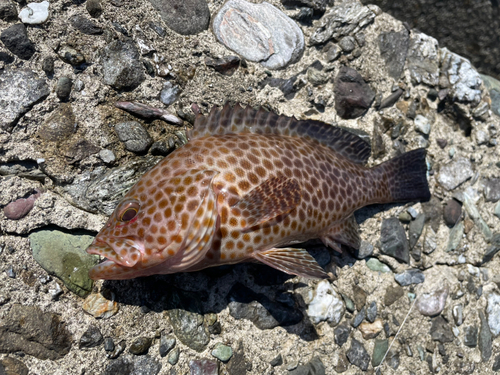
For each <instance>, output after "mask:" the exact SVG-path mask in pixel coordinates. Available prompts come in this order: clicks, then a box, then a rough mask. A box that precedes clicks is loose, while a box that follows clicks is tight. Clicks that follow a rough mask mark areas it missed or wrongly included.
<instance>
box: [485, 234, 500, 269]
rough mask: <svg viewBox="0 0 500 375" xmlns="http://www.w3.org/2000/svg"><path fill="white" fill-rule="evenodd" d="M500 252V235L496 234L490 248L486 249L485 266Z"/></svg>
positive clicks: (492, 238)
mask: <svg viewBox="0 0 500 375" xmlns="http://www.w3.org/2000/svg"><path fill="white" fill-rule="evenodd" d="M499 251H500V233H496V234H494V235H493V237H491V240H490V246H488V248H487V249H486V251H485V253H484V256H483V264H484V263H486V262H489V261H490V260H492V259H493V257H494V256H495V254H496V253H498V252H499Z"/></svg>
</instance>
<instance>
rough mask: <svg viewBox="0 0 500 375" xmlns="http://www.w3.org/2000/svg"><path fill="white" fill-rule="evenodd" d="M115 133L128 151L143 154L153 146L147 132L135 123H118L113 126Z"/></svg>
mask: <svg viewBox="0 0 500 375" xmlns="http://www.w3.org/2000/svg"><path fill="white" fill-rule="evenodd" d="M115 131H116V133H117V134H118V138H119V139H120V141H122V142H123V143H124V144H125V148H126V149H127V150H129V151H132V152H137V153H143V152H146V151H147V150H148V148H149V146H151V145H152V144H153V139H152V138H151V136H150V135H149V133H148V131H147V130H146V129H145V128H144V127H143V126H142V125H141V124H140V123H138V122H137V121H126V122H120V123H119V124H116V125H115Z"/></svg>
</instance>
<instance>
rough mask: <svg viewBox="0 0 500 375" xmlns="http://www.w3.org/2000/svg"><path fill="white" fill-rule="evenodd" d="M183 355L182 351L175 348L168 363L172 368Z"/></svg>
mask: <svg viewBox="0 0 500 375" xmlns="http://www.w3.org/2000/svg"><path fill="white" fill-rule="evenodd" d="M180 354H181V351H180V350H179V348H174V349H173V350H172V351H171V352H170V353H169V355H168V357H167V361H168V363H170V364H171V365H172V366H174V365H176V364H177V362H179V355H180Z"/></svg>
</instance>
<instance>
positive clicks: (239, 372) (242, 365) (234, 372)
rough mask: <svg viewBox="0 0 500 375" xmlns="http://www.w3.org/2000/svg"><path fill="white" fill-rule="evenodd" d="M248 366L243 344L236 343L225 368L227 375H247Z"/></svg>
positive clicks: (240, 342)
mask: <svg viewBox="0 0 500 375" xmlns="http://www.w3.org/2000/svg"><path fill="white" fill-rule="evenodd" d="M282 362H283V360H282ZM248 365H249V364H248V363H247V361H246V359H245V352H244V348H243V342H242V341H241V340H240V341H238V346H237V349H236V350H235V351H234V352H233V356H232V357H231V360H230V361H229V363H228V364H227V366H226V369H227V372H228V375H245V374H246V373H247V367H248ZM271 366H272V364H271Z"/></svg>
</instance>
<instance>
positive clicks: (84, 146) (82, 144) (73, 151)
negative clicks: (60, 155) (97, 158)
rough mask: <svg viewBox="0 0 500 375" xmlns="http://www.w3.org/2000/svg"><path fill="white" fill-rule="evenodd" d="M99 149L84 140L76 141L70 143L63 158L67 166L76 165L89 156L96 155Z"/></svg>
mask: <svg viewBox="0 0 500 375" xmlns="http://www.w3.org/2000/svg"><path fill="white" fill-rule="evenodd" d="M98 151H99V147H97V146H94V145H93V144H92V143H90V142H89V141H88V140H86V139H77V140H75V141H74V142H71V143H70V144H69V145H68V146H67V148H66V150H65V152H64V156H65V157H66V158H67V162H68V164H73V163H78V162H80V161H82V160H83V159H85V158H87V157H89V156H90V155H93V154H97V152H98Z"/></svg>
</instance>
